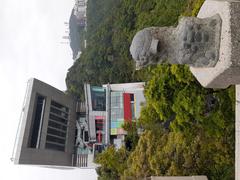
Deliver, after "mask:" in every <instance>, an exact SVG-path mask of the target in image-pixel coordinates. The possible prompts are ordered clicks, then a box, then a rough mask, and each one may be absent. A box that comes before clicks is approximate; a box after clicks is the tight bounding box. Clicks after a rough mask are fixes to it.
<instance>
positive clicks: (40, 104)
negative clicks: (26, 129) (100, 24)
mask: <svg viewBox="0 0 240 180" xmlns="http://www.w3.org/2000/svg"><path fill="white" fill-rule="evenodd" d="M44 106H45V97H43V96H41V95H36V100H35V105H34V115H33V120H32V127H31V135H30V136H29V145H28V146H29V147H31V148H38V146H39V142H40V137H41V126H42V122H43V114H44Z"/></svg>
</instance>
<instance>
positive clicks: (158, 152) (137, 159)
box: [66, 0, 234, 180]
mask: <svg viewBox="0 0 240 180" xmlns="http://www.w3.org/2000/svg"><path fill="white" fill-rule="evenodd" d="M203 1H204V0H89V1H88V30H87V34H86V36H87V42H88V45H87V48H86V49H85V50H84V51H83V54H82V56H81V57H80V59H78V60H77V61H76V62H75V63H74V65H73V66H72V67H71V68H70V69H69V73H68V75H67V78H66V82H67V86H68V91H69V92H70V93H72V94H75V95H77V96H78V97H81V94H82V86H83V83H84V82H89V83H93V84H95V85H97V84H102V83H107V82H110V83H115V82H117V83H121V82H131V81H146V82H147V85H146V87H145V97H146V105H145V106H144V108H143V109H142V111H141V116H140V118H139V120H138V126H139V127H141V128H142V129H144V130H145V131H144V132H143V134H142V135H141V136H140V137H138V136H137V135H136V129H134V127H136V126H128V125H125V126H126V127H125V128H128V131H129V133H128V136H127V137H126V142H128V143H129V144H130V146H129V147H130V148H121V149H120V150H116V149H114V148H113V147H109V148H108V149H107V150H106V151H104V152H103V153H101V154H100V155H98V157H97V160H96V161H97V162H98V163H99V164H101V167H100V168H98V169H97V172H98V174H99V178H100V179H119V178H122V179H137V178H140V177H141V178H143V177H148V176H150V175H207V176H208V178H209V179H216V180H218V179H221V180H224V179H226V180H231V179H234V88H233V87H230V88H228V89H226V90H213V89H205V88H203V87H202V86H201V85H200V84H199V83H198V82H197V81H196V80H195V78H194V77H193V76H192V74H191V73H190V71H189V69H188V67H187V66H177V65H159V66H157V67H148V68H145V69H143V70H141V71H135V70H134V67H133V63H132V60H131V57H130V54H129V46H130V42H131V40H132V37H133V35H134V34H135V33H136V32H137V31H138V30H139V29H142V28H144V27H149V26H169V25H176V23H177V20H178V18H179V16H181V15H193V16H195V15H196V14H197V12H198V10H199V8H200V7H201V4H202V3H203Z"/></svg>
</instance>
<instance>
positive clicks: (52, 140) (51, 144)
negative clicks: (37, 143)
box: [45, 101, 69, 151]
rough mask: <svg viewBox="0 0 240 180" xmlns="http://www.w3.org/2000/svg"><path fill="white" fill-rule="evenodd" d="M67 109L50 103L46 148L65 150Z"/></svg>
mask: <svg viewBox="0 0 240 180" xmlns="http://www.w3.org/2000/svg"><path fill="white" fill-rule="evenodd" d="M68 116H69V108H68V107H65V106H63V105H61V104H59V103H57V102H55V101H51V107H50V114H49V121H48V129H47V138H46V146H45V147H46V148H47V149H53V150H58V151H64V150H65V143H66V135H67V127H68V126H67V125H68Z"/></svg>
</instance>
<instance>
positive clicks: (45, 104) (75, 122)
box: [14, 79, 145, 168]
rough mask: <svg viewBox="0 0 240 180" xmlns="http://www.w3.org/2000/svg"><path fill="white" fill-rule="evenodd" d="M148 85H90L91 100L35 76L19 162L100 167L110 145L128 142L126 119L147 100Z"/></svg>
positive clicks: (19, 146)
mask: <svg viewBox="0 0 240 180" xmlns="http://www.w3.org/2000/svg"><path fill="white" fill-rule="evenodd" d="M143 89H144V83H125V84H106V85H103V86H99V87H98V86H91V85H90V84H85V85H84V92H85V102H79V101H76V100H75V99H74V98H73V97H71V96H70V95H67V94H66V93H64V92H62V91H60V90H58V89H56V88H54V87H52V86H50V85H48V84H46V83H44V82H41V81H39V80H37V79H30V80H29V82H28V88H27V93H26V98H25V104H24V112H23V117H22V120H21V123H20V125H21V126H20V130H19V132H18V136H17V140H18V143H17V145H16V148H15V152H16V153H15V157H14V162H15V164H33V165H46V166H49V165H50V166H74V167H81V168H85V167H86V168H95V167H96V166H97V165H96V164H94V158H95V155H96V154H97V153H100V152H102V151H103V150H104V149H105V148H106V147H107V146H109V145H111V144H114V145H115V147H116V148H120V147H121V146H122V145H124V136H125V135H126V132H125V131H124V130H123V128H122V125H123V124H124V122H126V121H129V122H132V121H135V120H136V119H137V118H138V117H139V114H140V108H141V104H142V103H144V102H145V98H144V95H143Z"/></svg>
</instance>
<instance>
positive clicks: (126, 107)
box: [123, 93, 132, 121]
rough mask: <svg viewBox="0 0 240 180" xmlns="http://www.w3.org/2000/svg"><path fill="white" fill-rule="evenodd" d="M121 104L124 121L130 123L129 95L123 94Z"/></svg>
mask: <svg viewBox="0 0 240 180" xmlns="http://www.w3.org/2000/svg"><path fill="white" fill-rule="evenodd" d="M123 103H124V120H125V121H131V120H132V112H131V97H130V94H129V93H123Z"/></svg>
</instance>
